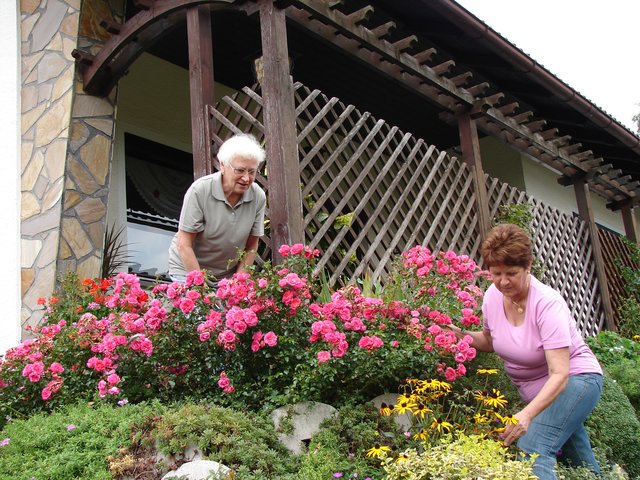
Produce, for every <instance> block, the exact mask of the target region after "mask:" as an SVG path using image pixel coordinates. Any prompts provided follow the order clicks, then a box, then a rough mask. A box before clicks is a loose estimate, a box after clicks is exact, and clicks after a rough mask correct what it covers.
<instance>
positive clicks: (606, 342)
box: [586, 331, 640, 414]
mask: <svg viewBox="0 0 640 480" xmlns="http://www.w3.org/2000/svg"><path fill="white" fill-rule="evenodd" d="M586 341H587V343H588V344H589V347H590V348H591V350H593V352H594V353H595V355H596V356H597V357H598V360H599V361H600V363H601V364H602V365H603V366H604V368H605V369H606V370H607V373H609V375H610V376H611V377H612V378H613V379H614V380H616V382H617V383H618V385H620V388H622V391H623V392H624V394H625V395H626V396H627V398H629V401H630V402H631V405H632V406H633V408H634V409H635V411H636V414H639V413H640V381H638V379H639V378H640V342H639V341H638V340H631V339H629V338H625V337H623V336H621V335H619V334H618V333H616V332H610V331H602V332H600V333H598V335H597V336H595V337H588V338H587V339H586Z"/></svg>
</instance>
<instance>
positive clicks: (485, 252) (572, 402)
mask: <svg viewBox="0 0 640 480" xmlns="http://www.w3.org/2000/svg"><path fill="white" fill-rule="evenodd" d="M481 254H482V258H483V260H484V263H485V265H486V267H487V268H488V269H489V272H490V273H491V277H492V280H493V285H491V286H490V287H489V288H488V289H487V291H486V292H485V295H484V300H483V304H482V313H483V318H484V325H483V330H482V331H481V332H467V331H463V330H460V329H459V328H457V327H453V326H452V327H451V329H452V330H453V331H454V332H455V333H456V335H458V336H460V337H463V336H465V335H470V336H471V337H472V338H473V346H474V347H475V348H477V349H478V350H481V351H485V352H495V353H496V354H497V355H499V356H500V357H501V358H502V359H503V360H504V367H505V370H506V372H507V374H508V375H509V377H510V378H511V380H512V382H513V383H514V384H515V385H516V387H517V388H518V391H519V392H520V396H521V397H522V399H523V400H524V401H525V402H526V403H527V405H526V406H525V407H524V408H523V409H522V410H520V411H519V412H517V413H516V414H515V415H514V416H515V418H516V419H517V420H518V422H517V423H516V424H515V425H509V426H507V428H506V429H505V431H504V434H503V438H504V442H505V444H506V445H511V444H512V443H514V442H516V441H517V445H518V447H519V448H520V449H521V450H523V451H524V452H525V453H527V454H533V453H536V454H538V455H539V456H538V457H537V459H536V461H535V463H534V473H535V474H536V475H537V477H538V478H539V479H542V480H549V479H557V475H556V472H555V465H556V458H557V457H558V456H560V458H561V459H562V460H567V461H568V462H570V463H571V464H572V465H574V466H581V465H582V466H586V467H587V468H589V469H591V470H592V471H593V472H595V473H597V474H599V473H600V467H599V465H598V462H597V461H596V459H595V457H594V455H593V451H592V449H591V444H590V442H589V437H588V436H587V431H586V429H585V427H584V422H585V420H586V419H587V417H588V416H589V414H590V413H591V411H592V410H593V408H594V407H595V406H596V404H597V403H598V400H599V399H600V393H601V391H602V369H601V367H600V365H599V364H598V360H597V359H596V357H595V355H594V354H593V353H592V352H591V350H590V349H589V347H588V346H587V345H586V344H585V342H584V340H583V338H582V335H581V334H580V332H579V331H578V329H577V327H576V322H575V320H574V319H573V317H572V315H571V312H570V311H569V307H568V306H567V303H566V302H565V300H564V299H563V298H562V296H561V295H560V294H559V293H558V292H557V291H555V290H554V289H552V288H551V287H549V286H547V285H545V284H543V283H541V282H540V281H538V280H537V279H536V278H535V277H534V276H532V275H531V272H530V269H531V263H532V261H533V252H532V246H531V240H530V239H529V237H528V235H527V233H526V232H525V231H524V230H523V229H521V228H520V227H518V226H516V225H510V224H504V225H498V226H497V227H495V228H494V229H492V230H491V231H490V232H489V234H488V236H487V238H486V239H485V241H484V242H483V244H482V248H481Z"/></svg>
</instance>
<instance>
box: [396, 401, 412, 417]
mask: <svg viewBox="0 0 640 480" xmlns="http://www.w3.org/2000/svg"><path fill="white" fill-rule="evenodd" d="M415 406H416V404H415V403H414V402H412V401H410V399H405V400H402V401H399V402H398V403H397V404H396V406H395V407H393V412H394V413H397V414H398V415H402V414H404V413H407V412H410V411H412V409H413V408H415Z"/></svg>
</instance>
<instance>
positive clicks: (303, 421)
mask: <svg viewBox="0 0 640 480" xmlns="http://www.w3.org/2000/svg"><path fill="white" fill-rule="evenodd" d="M336 412H337V411H336V409H335V408H333V407H332V406H331V405H327V404H326V403H319V402H301V403H296V404H295V405H286V406H284V407H280V408H278V409H276V410H274V411H273V412H272V413H271V419H272V420H273V424H274V426H275V427H276V430H284V431H285V432H283V433H279V434H278V440H280V443H282V444H283V445H284V446H285V447H286V448H287V449H288V450H289V451H290V452H291V453H293V454H294V455H299V454H301V453H302V452H303V451H304V448H305V446H306V444H305V442H306V443H308V442H309V440H311V437H313V436H314V435H315V434H316V433H318V432H319V431H320V424H321V423H322V422H323V421H325V420H327V419H328V418H331V417H333V416H334V415H335V414H336ZM289 422H291V423H290V424H289ZM289 430H291V431H289Z"/></svg>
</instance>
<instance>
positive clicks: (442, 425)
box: [429, 418, 453, 433]
mask: <svg viewBox="0 0 640 480" xmlns="http://www.w3.org/2000/svg"><path fill="white" fill-rule="evenodd" d="M429 428H430V429H431V430H437V431H438V433H442V432H450V431H451V429H452V428H453V425H451V424H450V423H449V422H447V421H446V420H440V419H438V418H434V419H433V422H431V426H429Z"/></svg>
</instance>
